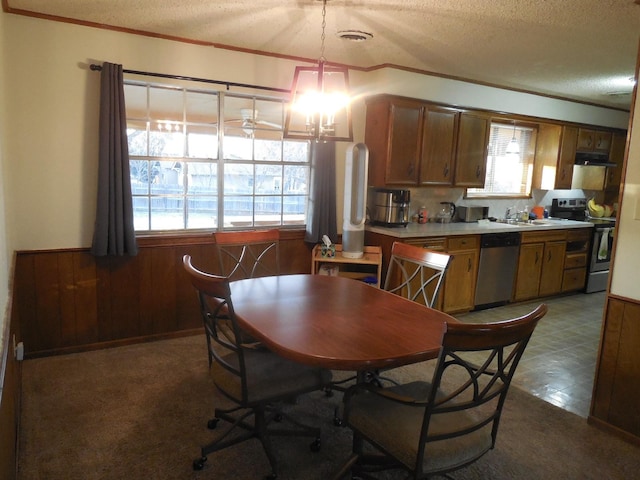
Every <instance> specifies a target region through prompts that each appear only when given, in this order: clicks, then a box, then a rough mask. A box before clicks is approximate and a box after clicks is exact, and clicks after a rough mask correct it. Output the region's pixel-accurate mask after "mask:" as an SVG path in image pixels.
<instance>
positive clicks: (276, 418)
mask: <svg viewBox="0 0 640 480" xmlns="http://www.w3.org/2000/svg"><path fill="white" fill-rule="evenodd" d="M282 418H283V417H282V414H281V413H277V414H276V415H275V417H273V421H274V422H278V423H279V422H281V421H282Z"/></svg>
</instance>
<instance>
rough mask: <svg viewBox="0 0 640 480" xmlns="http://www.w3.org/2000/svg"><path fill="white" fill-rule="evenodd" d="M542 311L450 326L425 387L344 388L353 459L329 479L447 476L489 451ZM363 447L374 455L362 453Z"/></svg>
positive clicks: (541, 308)
mask: <svg viewBox="0 0 640 480" xmlns="http://www.w3.org/2000/svg"><path fill="white" fill-rule="evenodd" d="M546 312H547V306H546V305H544V304H542V305H540V306H538V307H537V308H536V309H535V310H533V311H532V312H530V313H529V314H527V315H524V316H522V317H519V318H515V319H512V320H506V321H501V322H495V323H489V324H464V323H450V324H448V325H447V330H446V332H445V334H444V338H443V346H442V350H441V352H440V355H439V357H438V362H437V365H436V366H435V371H434V373H433V376H432V378H431V381H430V382H423V381H414V382H409V383H406V384H403V385H399V386H392V387H388V388H380V387H378V386H376V385H375V384H372V383H363V384H358V385H354V386H353V387H350V388H349V389H348V390H347V392H346V393H345V395H344V409H345V410H344V423H345V424H346V425H347V426H348V427H350V428H351V429H352V430H353V432H354V443H353V456H352V457H351V458H350V459H349V460H348V462H347V463H346V464H345V466H344V467H343V469H342V470H340V472H339V473H338V475H337V476H336V477H335V478H337V479H339V478H342V477H344V476H345V474H346V473H347V472H349V471H351V472H352V474H353V475H354V476H357V477H360V478H374V477H372V476H371V475H370V474H371V473H372V472H374V471H379V470H382V469H387V468H399V469H404V470H406V471H408V472H410V476H409V478H413V479H424V478H430V477H432V476H437V475H442V476H445V477H447V474H448V473H449V472H452V471H454V470H457V469H460V468H463V467H465V466H467V465H469V464H471V463H473V462H475V461H476V460H478V459H479V458H480V457H482V456H483V455H484V454H485V453H487V452H488V451H489V450H491V449H493V448H494V447H495V444H496V438H497V435H498V426H499V423H500V416H501V414H502V408H503V406H504V402H505V399H506V396H507V392H508V390H509V386H510V384H511V379H512V378H513V374H514V372H515V370H516V367H517V365H518V362H519V361H520V358H521V356H522V354H523V353H524V350H525V347H526V345H527V342H528V341H529V338H530V337H531V334H532V333H533V331H534V329H535V327H536V325H537V323H538V321H539V320H540V319H541V318H542V317H543V316H544V315H545V314H546ZM426 365H428V363H427V364H425V368H426ZM364 442H367V443H368V444H370V445H372V446H373V447H374V448H375V450H377V451H378V452H379V454H377V455H367V454H365V453H364V448H363V446H364Z"/></svg>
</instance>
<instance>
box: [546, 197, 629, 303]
mask: <svg viewBox="0 0 640 480" xmlns="http://www.w3.org/2000/svg"><path fill="white" fill-rule="evenodd" d="M586 209H587V201H586V200H585V199H584V198H563V199H556V198H554V199H553V200H552V203H551V211H550V215H551V216H552V217H556V218H564V219H567V220H578V221H583V222H584V221H586V222H591V223H593V234H592V237H591V254H590V257H589V262H588V269H587V284H586V287H585V292H587V293H593V292H601V291H603V290H606V289H607V284H608V281H609V267H610V264H611V249H612V248H613V239H614V236H615V231H616V219H615V218H592V217H589V216H588V214H587V211H586Z"/></svg>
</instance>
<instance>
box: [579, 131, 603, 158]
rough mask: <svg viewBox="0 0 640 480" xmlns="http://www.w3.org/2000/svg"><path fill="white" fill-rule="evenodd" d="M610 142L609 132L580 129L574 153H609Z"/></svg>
mask: <svg viewBox="0 0 640 480" xmlns="http://www.w3.org/2000/svg"><path fill="white" fill-rule="evenodd" d="M611 140H612V133H611V132H610V131H604V130H593V129H589V128H580V129H579V130H578V139H577V142H576V151H578V152H599V153H609V149H610V148H611Z"/></svg>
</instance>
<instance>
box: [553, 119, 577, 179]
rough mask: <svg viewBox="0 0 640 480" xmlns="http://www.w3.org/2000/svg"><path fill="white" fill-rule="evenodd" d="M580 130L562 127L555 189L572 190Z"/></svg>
mask: <svg viewBox="0 0 640 480" xmlns="http://www.w3.org/2000/svg"><path fill="white" fill-rule="evenodd" d="M577 138H578V129H577V128H576V127H568V126H564V127H562V136H561V139H560V151H559V152H558V167H557V169H556V178H555V188H571V180H572V178H573V165H574V164H575V162H576V142H577Z"/></svg>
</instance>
